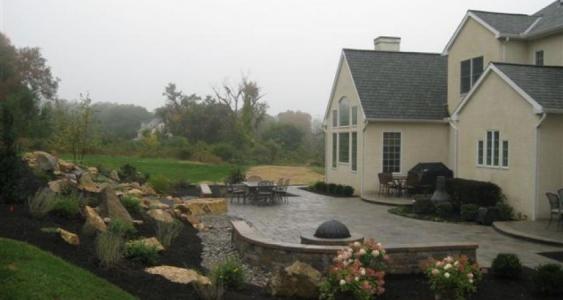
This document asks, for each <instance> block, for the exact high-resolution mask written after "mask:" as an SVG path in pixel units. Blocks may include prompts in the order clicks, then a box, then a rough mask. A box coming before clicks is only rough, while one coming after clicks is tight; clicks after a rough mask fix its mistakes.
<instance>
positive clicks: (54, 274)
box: [0, 238, 135, 300]
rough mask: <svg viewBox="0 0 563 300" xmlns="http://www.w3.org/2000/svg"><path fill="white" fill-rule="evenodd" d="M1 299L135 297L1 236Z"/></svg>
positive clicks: (56, 258)
mask: <svg viewBox="0 0 563 300" xmlns="http://www.w3.org/2000/svg"><path fill="white" fill-rule="evenodd" d="M0 299H49V300H51V299H61V300H66V299H120V300H121V299H135V298H134V297H133V296H131V295H130V294H128V293H126V292H124V291H123V290H121V289H119V288H118V287H116V286H114V285H113V284H111V283H109V282H107V281H105V280H103V279H101V278H99V277H96V276H95V275H93V274H92V273H90V272H88V271H85V270H83V269H81V268H78V267H76V266H73V265H71V264H69V263H67V262H65V261H64V260H62V259H60V258H58V257H55V256H53V255H51V254H49V253H47V252H44V251H42V250H40V249H38V248H36V247H34V246H31V245H29V244H26V243H22V242H18V241H14V240H8V239H3V238H0Z"/></svg>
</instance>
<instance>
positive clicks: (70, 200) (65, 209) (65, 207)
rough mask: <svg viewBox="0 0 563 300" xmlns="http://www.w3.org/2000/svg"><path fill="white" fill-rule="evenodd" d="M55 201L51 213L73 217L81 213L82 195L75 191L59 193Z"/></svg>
mask: <svg viewBox="0 0 563 300" xmlns="http://www.w3.org/2000/svg"><path fill="white" fill-rule="evenodd" d="M54 202H55V204H54V205H53V209H52V210H51V213H53V214H55V215H58V216H61V217H63V218H68V219H72V218H75V217H77V216H78V214H80V197H79V196H78V195H77V194H75V193H71V194H68V195H63V194H58V195H57V196H56V197H55V200H54Z"/></svg>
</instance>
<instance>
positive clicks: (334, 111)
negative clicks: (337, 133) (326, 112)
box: [332, 109, 338, 127]
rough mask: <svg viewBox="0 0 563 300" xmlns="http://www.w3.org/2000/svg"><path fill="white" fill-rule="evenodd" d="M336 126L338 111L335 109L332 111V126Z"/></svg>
mask: <svg viewBox="0 0 563 300" xmlns="http://www.w3.org/2000/svg"><path fill="white" fill-rule="evenodd" d="M337 126H338V112H337V111H336V109H335V110H333V111H332V127H337Z"/></svg>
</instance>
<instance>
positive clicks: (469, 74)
mask: <svg viewBox="0 0 563 300" xmlns="http://www.w3.org/2000/svg"><path fill="white" fill-rule="evenodd" d="M481 74H483V56H479V57H475V58H472V59H467V60H464V61H462V62H461V65H460V91H461V93H462V94H465V93H467V92H469V90H471V87H473V86H474V85H475V83H477V81H478V80H479V77H481Z"/></svg>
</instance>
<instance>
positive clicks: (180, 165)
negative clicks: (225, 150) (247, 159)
mask: <svg viewBox="0 0 563 300" xmlns="http://www.w3.org/2000/svg"><path fill="white" fill-rule="evenodd" d="M62 158H63V159H67V160H71V157H70V156H65V155H63V156H62ZM84 164H85V165H87V166H93V167H96V166H99V165H102V166H104V167H106V168H108V169H118V168H119V167H121V166H123V165H124V164H130V165H132V166H135V167H136V168H137V170H139V171H141V172H144V173H149V174H150V175H151V176H156V175H161V176H164V177H166V178H168V179H169V180H171V181H178V180H187V181H189V182H193V183H197V182H202V181H208V182H221V181H222V180H223V178H225V177H226V176H228V175H229V173H230V172H231V170H233V169H235V168H237V166H234V165H230V164H203V163H198V162H191V161H183V160H176V159H167V158H141V157H135V156H110V155H87V156H86V157H85V158H84ZM241 169H243V170H244V169H245V168H244V167H241Z"/></svg>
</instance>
